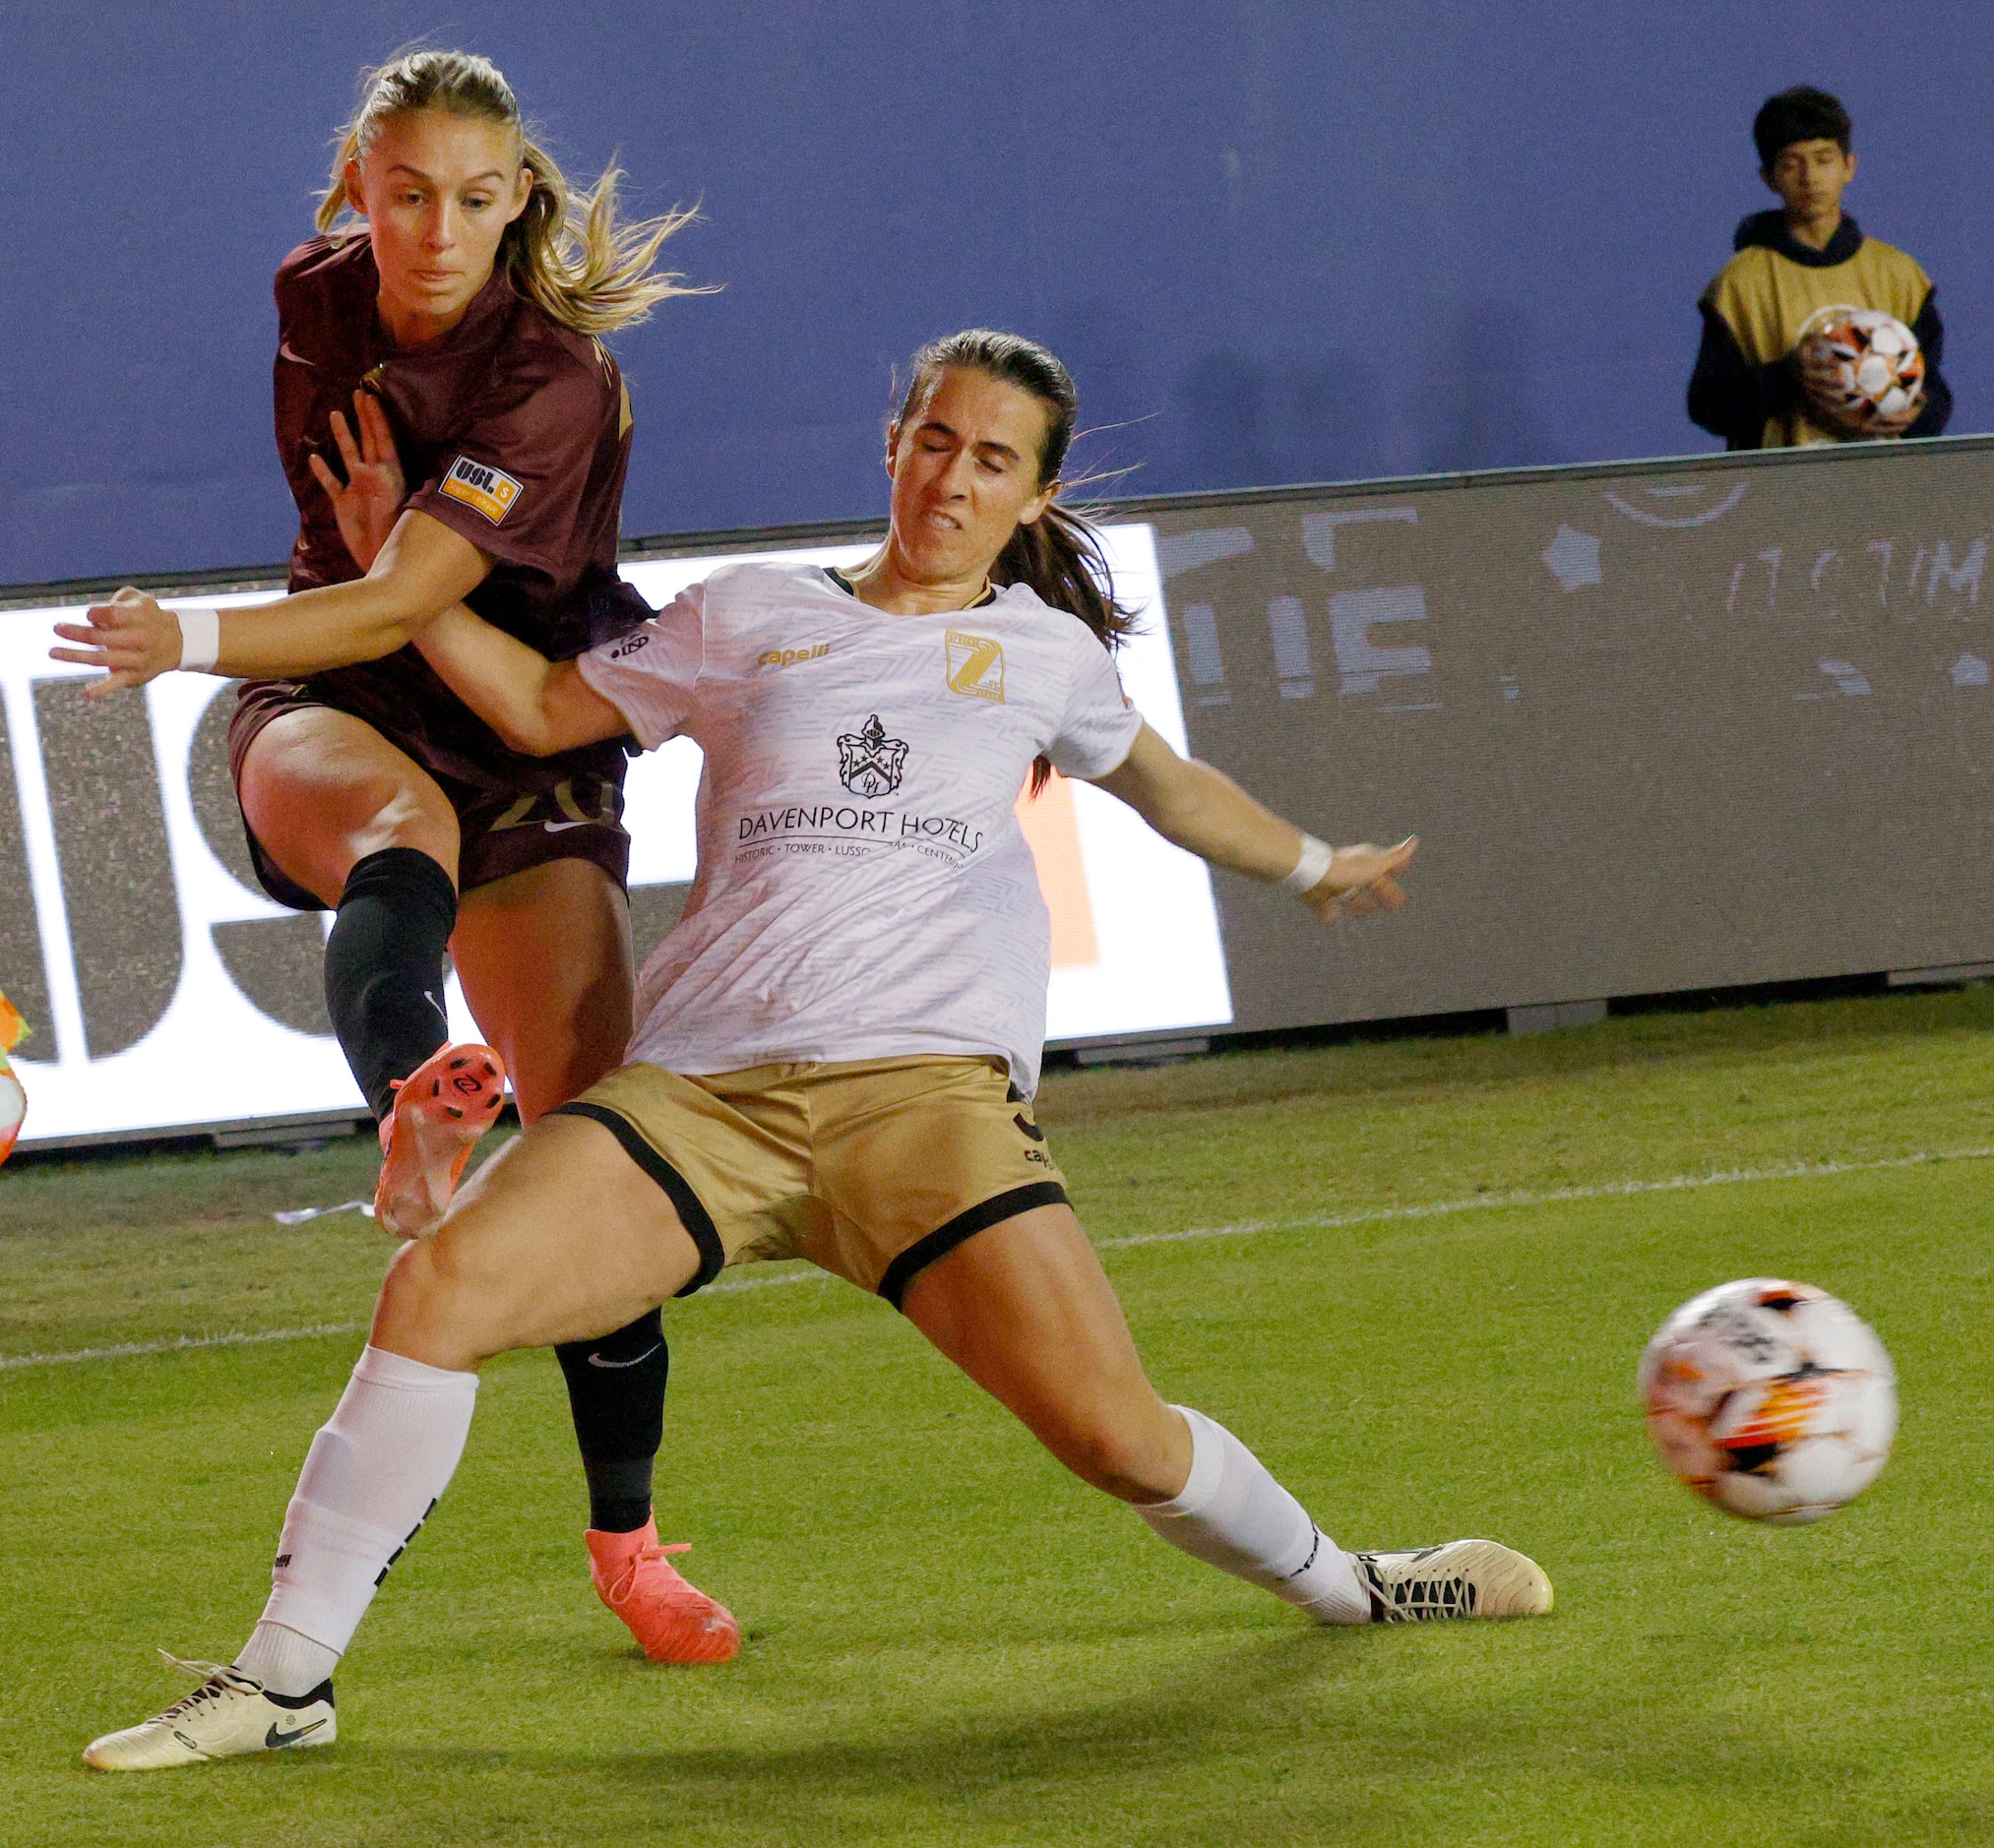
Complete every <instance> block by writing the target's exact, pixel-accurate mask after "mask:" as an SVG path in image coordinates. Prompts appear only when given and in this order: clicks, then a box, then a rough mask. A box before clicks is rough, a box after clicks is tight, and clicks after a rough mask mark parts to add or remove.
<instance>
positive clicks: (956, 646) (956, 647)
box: [948, 629, 1004, 706]
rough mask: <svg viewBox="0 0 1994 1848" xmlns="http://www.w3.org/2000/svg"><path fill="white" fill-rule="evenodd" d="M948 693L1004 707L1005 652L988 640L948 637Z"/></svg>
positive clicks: (987, 638) (986, 638) (950, 632)
mask: <svg viewBox="0 0 1994 1848" xmlns="http://www.w3.org/2000/svg"><path fill="white" fill-rule="evenodd" d="M948 651H949V691H950V692H951V693H961V694H966V696H967V697H968V698H970V699H972V700H991V701H994V702H995V703H996V704H997V705H999V706H1002V705H1003V704H1004V648H1003V646H1002V645H1001V644H1000V643H996V642H992V641H991V640H990V638H989V637H988V636H966V635H959V634H958V633H957V632H956V631H955V630H953V629H951V630H950V631H949V634H948Z"/></svg>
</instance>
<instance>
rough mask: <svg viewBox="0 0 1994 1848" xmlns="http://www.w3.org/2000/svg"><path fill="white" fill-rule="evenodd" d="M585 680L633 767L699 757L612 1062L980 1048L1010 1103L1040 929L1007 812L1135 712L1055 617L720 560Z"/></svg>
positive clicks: (1096, 758)
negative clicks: (920, 610)
mask: <svg viewBox="0 0 1994 1848" xmlns="http://www.w3.org/2000/svg"><path fill="white" fill-rule="evenodd" d="M579 666H580V668H581V671H582V676H583V678H584V679H585V680H586V681H587V682H588V683H589V685H590V686H592V688H594V690H595V691H596V692H597V693H599V694H600V695H601V696H602V697H603V698H604V699H606V700H608V701H609V702H610V703H611V704H612V705H613V706H614V707H615V708H617V709H618V710H619V711H620V712H622V713H623V715H624V717H625V718H627V719H628V720H629V722H630V729H631V731H632V733H633V734H634V735H635V736H636V737H637V739H638V740H639V742H640V743H642V744H643V745H644V747H645V748H646V749H647V750H653V749H655V748H656V747H657V746H658V745H660V744H662V743H663V742H664V741H665V740H666V739H667V738H673V737H677V736H680V735H681V734H683V735H684V736H687V737H690V738H692V739H694V740H695V741H696V742H697V743H698V744H699V746H700V748H701V749H702V750H703V751H704V752H705V753H706V770H705V773H704V774H703V776H702V777H701V779H700V789H699V809H698V828H699V874H698V877H697V878H696V879H695V880H694V882H693V889H692V892H691V893H690V894H689V895H688V897H687V900H686V907H685V915H684V917H683V919H682V920H681V922H680V923H679V926H678V928H677V929H676V930H674V931H673V932H672V933H671V935H670V936H669V937H667V938H666V939H665V940H664V942H663V943H662V944H660V945H659V946H658V948H657V951H656V954H655V955H653V956H652V958H651V960H650V962H649V963H647V964H646V966H645V970H644V975H643V979H642V980H641V981H640V983H639V985H638V1019H639V1022H640V1024H639V1026H638V1029H637V1033H636V1036H635V1037H634V1038H633V1040H632V1041H631V1046H630V1054H629V1056H630V1058H631V1059H632V1060H637V1061H644V1062H646V1063H649V1064H653V1065H660V1066H663V1067H665V1068H666V1069H667V1070H670V1071H674V1072H685V1073H693V1074H698V1073H710V1072H732V1071H738V1070H741V1069H743V1068H745V1067H748V1066H755V1065H769V1064H779V1063H801V1062H805V1061H819V1060H822V1061H833V1060H852V1059H892V1058H904V1057H908V1056H910V1055H915V1054H923V1053H930V1054H932V1053H949V1054H958V1055H966V1056H970V1057H977V1056H982V1055H986V1054H994V1055H995V1056H997V1057H998V1058H1001V1059H1003V1060H1004V1061H1005V1062H1006V1064H1007V1065H1008V1066H1009V1067H1010V1071H1011V1077H1012V1080H1013V1082H1015V1083H1016V1084H1017V1085H1018V1087H1019V1089H1020V1090H1022V1091H1024V1092H1025V1093H1026V1094H1027V1095H1030V1093H1031V1092H1032V1091H1033V1090H1034V1089H1035V1088H1036V1087H1037V1082H1038V1064H1039V1059H1040V1056H1041V1054H1042V1053H1043V1051H1044V1041H1045V988H1046V982H1047V980H1048V978H1049V976H1050V972H1051V927H1050V923H1049V920H1048V918H1047V916H1046V910H1045V901H1044V899H1043V898H1042V897H1041V896H1040V895H1039V890H1038V879H1037V873H1036V869H1035V867H1034V866H1033V864H1032V859H1031V849H1030V848H1029V847H1028V845H1027V844H1026V841H1025V836H1024V834H1023V832H1021V831H1020V829H1019V826H1018V818H1017V814H1016V809H1015V805H1016V802H1017V799H1018V793H1019V790H1020V788H1021V786H1022V785H1023V783H1024V781H1025V778H1026V775H1027V773H1028V771H1029V770H1030V768H1031V762H1032V759H1033V758H1035V757H1037V756H1039V755H1040V754H1041V753H1042V754H1043V755H1045V756H1046V757H1048V758H1050V759H1051V760H1052V762H1053V764H1054V765H1055V767H1057V768H1058V769H1059V770H1062V771H1064V772H1065V773H1066V774H1067V775H1070V776H1081V777H1097V776H1102V775H1105V774H1106V773H1107V772H1108V771H1109V770H1113V769H1115V768H1116V767H1117V766H1118V765H1119V764H1120V763H1121V762H1122V761H1123V759H1124V758H1126V757H1127V756H1128V754H1129V750H1130V747H1131V746H1132V745H1133V744H1134V743H1135V740H1136V733H1137V732H1138V730H1139V729H1140V728H1141V725H1142V717H1141V715H1140V714H1139V713H1137V712H1136V711H1135V710H1134V709H1132V708H1130V706H1129V705H1128V703H1127V701H1126V700H1125V699H1124V698H1123V696H1122V691H1121V684H1120V682H1119V681H1118V680H1117V679H1116V676H1115V670H1114V664H1113V662H1112V661H1111V660H1110V658H1109V656H1108V652H1107V650H1106V649H1105V648H1104V647H1101V645H1100V643H1099V642H1097V641H1096V640H1095V639H1094V637H1093V635H1092V633H1091V632H1090V630H1089V629H1088V628H1087V626H1086V625H1085V624H1084V623H1082V622H1081V621H1080V620H1079V619H1078V618H1077V617H1075V616H1071V615H1069V614H1067V613H1066V612H1065V611H1062V610H1054V609H1050V608H1048V607H1047V606H1046V605H1045V604H1044V603H1042V602H1041V601H1040V600H1039V599H1038V598H1037V597H1036V596H1035V595H1034V594H1033V593H1032V592H1031V591H1030V590H1028V589H1026V588H1025V587H1024V586H1023V585H1013V586H1011V587H1010V588H1008V589H1005V590H1002V591H999V592H998V594H997V596H996V598H995V600H994V601H992V602H989V603H985V604H983V605H981V606H980V607H978V608H976V609H971V610H954V611H950V612H948V613H946V614H943V615H937V616H892V615H888V614H887V613H885V612H884V611H881V610H876V609H873V608H871V607H870V606H868V605H866V604H864V603H861V602H860V601H859V600H858V599H857V598H856V597H854V596H852V595H851V594H850V593H849V592H848V591H845V590H843V589H841V587H840V586H839V585H837V584H836V583H835V582H834V581H833V580H832V578H831V577H830V576H829V574H827V573H826V572H824V571H821V570H819V569H818V568H817V567H815V566H807V565H784V564H753V563H751V564H743V565H729V566H725V567H722V568H721V569H720V570H718V571H717V572H715V573H714V574H713V576H712V577H710V578H708V579H707V580H706V581H705V583H704V584H697V585H692V586H691V587H690V588H688V589H686V590H684V591H683V592H681V593H680V594H679V595H678V596H677V597H676V598H674V599H673V601H672V602H671V603H670V604H669V605H668V606H667V607H666V608H664V609H662V610H660V611H659V612H658V613H657V615H655V616H654V617H653V618H652V619H651V621H650V622H648V623H646V624H645V625H644V626H643V628H641V629H638V630H636V631H634V632H633V633H631V634H630V635H628V636H625V637H623V638H622V639H621V640H620V641H617V642H612V643H608V644H605V645H604V646H603V647H599V648H595V649H593V650H592V651H591V652H589V653H587V654H584V655H583V656H582V657H581V659H580V662H579Z"/></svg>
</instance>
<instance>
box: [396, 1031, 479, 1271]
mask: <svg viewBox="0 0 1994 1848" xmlns="http://www.w3.org/2000/svg"><path fill="white" fill-rule="evenodd" d="M505 1100H506V1066H505V1061H504V1060H503V1059H501V1058H500V1057H499V1056H498V1054H497V1053H495V1052H493V1051H492V1049H491V1048H490V1047H489V1046H446V1047H444V1048H443V1050H442V1051H441V1052H436V1053H432V1054H431V1055H430V1056H429V1057H428V1058H427V1059H425V1060H423V1062H422V1063H421V1064H420V1065H419V1066H417V1067H416V1068H415V1070H414V1071H413V1072H411V1073H410V1074H409V1075H408V1076H407V1077H406V1078H403V1079H402V1080H401V1081H400V1082H399V1083H397V1084H396V1086H395V1108H394V1109H393V1110H392V1111H390V1112H389V1113H388V1116H387V1119H386V1120H385V1121H384V1122H383V1123H382V1125H381V1179H380V1180H379V1182H377V1183H376V1185H375V1188H374V1223H375V1224H376V1225H378V1226H379V1227H380V1228H381V1229H382V1231H384V1232H392V1233H394V1234H395V1236H396V1237H397V1238H403V1239H419V1238H422V1237H425V1236H426V1235H427V1234H428V1233H430V1232H432V1231H434V1230H435V1228H436V1222H437V1221H438V1220H439V1219H441V1218H442V1217H443V1215H444V1214H445V1213H446V1212H447V1211H448V1210H449V1209H450V1201H451V1197H452V1196H453V1195H454V1194H455V1193H456V1192H457V1183H458V1181H459V1180H460V1179H461V1178H462V1176H463V1174H464V1164H465V1163H466V1162H467V1161H468V1160H469V1159H470V1150H471V1145H472V1144H473V1143H474V1142H475V1141H476V1140H477V1139H478V1138H479V1137H480V1136H482V1135H483V1134H484V1133H485V1131H486V1130H488V1129H490V1128H491V1126H492V1122H493V1120H494V1119H495V1118H496V1117H497V1116H498V1113H499V1110H500V1109H501V1107H502V1106H503V1105H504V1103H505Z"/></svg>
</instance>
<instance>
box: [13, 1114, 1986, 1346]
mask: <svg viewBox="0 0 1994 1848" xmlns="http://www.w3.org/2000/svg"><path fill="white" fill-rule="evenodd" d="M1990 1159H1994V1148H1945V1149H1932V1150H1928V1151H1925V1152H1922V1153H1919V1154H1915V1155H1886V1156H1883V1157H1880V1158H1879V1159H1877V1160H1874V1161H1796V1162H1790V1163H1787V1164H1785V1165H1784V1166H1781V1167H1777V1168H1730V1169H1726V1170H1724V1171H1723V1172H1721V1173H1716V1174H1678V1175H1671V1176H1670V1177H1669V1178H1668V1179H1666V1180H1662V1181H1603V1182H1600V1183H1599V1184H1598V1185H1596V1186H1593V1187H1557V1188H1551V1189H1548V1190H1547V1191H1545V1192H1542V1193H1536V1194H1476V1195H1473V1196H1471V1197H1470V1198H1468V1199H1466V1200H1441V1201H1429V1202H1427V1203H1426V1204H1425V1205H1420V1206H1374V1207H1371V1208H1369V1209H1368V1210H1366V1211H1362V1212H1343V1213H1323V1214H1312V1215H1309V1216H1307V1217H1303V1218H1293V1219H1247V1220H1242V1221H1241V1222H1240V1223H1239V1224H1237V1225H1215V1226H1190V1227H1187V1228H1185V1229H1184V1230H1183V1231H1181V1232H1135V1233H1131V1234H1129V1235H1128V1236H1126V1237H1124V1238H1113V1239H1096V1240H1095V1241H1094V1245H1095V1248H1096V1249H1097V1250H1100V1251H1125V1250H1128V1249H1129V1248H1130V1247H1132V1246H1138V1245H1175V1244H1180V1243H1182V1242H1184V1241H1185V1240H1189V1239H1228V1238H1251V1237H1253V1236H1254V1235H1255V1234H1257V1233H1261V1232H1324V1231H1334V1230H1336V1229H1337V1228H1339V1227H1341V1226H1359V1225H1382V1224H1385V1223H1388V1222H1390V1221H1394V1220H1402V1219H1439V1218H1445V1217H1448V1216H1451V1215H1453V1214H1455V1213H1464V1212H1494V1211H1499V1210H1502V1209H1504V1208H1507V1207H1515V1206H1557V1205H1562V1204H1565V1203H1567V1202H1569V1201H1588V1200H1624V1199H1631V1198H1632V1197H1634V1196H1636V1195H1640V1194H1680V1193H1687V1192H1690V1191H1692V1190H1694V1189H1697V1188H1705V1187H1742V1186H1746V1185H1748V1184H1750V1183H1753V1182H1758V1181H1813V1180H1826V1179H1832V1178H1834V1177H1835V1176H1837V1175H1844V1174H1880V1173H1884V1172H1887V1171H1888V1170H1891V1169H1894V1168H1926V1167H1934V1166H1936V1165H1938V1164H1939V1163H1941V1162H1950V1161H1987V1160H1990ZM827 1281H829V1277H828V1274H827V1273H826V1272H824V1271H821V1270H789V1271H784V1272H782V1273H780V1274H779V1275H778V1276H773V1277H728V1278H724V1279H722V1280H721V1281H719V1282H717V1283H715V1284H713V1285H711V1286H710V1287H709V1288H708V1289H707V1290H705V1291H702V1292H701V1294H702V1295H715V1294H721V1293H727V1294H731V1293H734V1292H737V1291H741V1290H766V1289H771V1288H773V1287H774V1286H776V1285H777V1284H781V1283H822V1282H827ZM366 1325H367V1324H365V1323H363V1322H330V1323H325V1324H321V1325H319V1326H317V1327H312V1328H267V1329H263V1330H260V1331H259V1332H256V1333H244V1334H201V1335H189V1334H183V1335H178V1336H176V1337H175V1338H174V1339H172V1340H170V1341H123V1342H120V1343H118V1345H116V1346H115V1347H79V1348H72V1349H70V1350H68V1351H67V1352H64V1353H58V1354H0V1373H4V1372H8V1371H11V1370H13V1369H17V1368H23V1367H63V1366H69V1365H72V1364H73V1363H75V1362H78V1361H89V1360H126V1359H130V1358H132V1357H133V1356H136V1355H145V1354H180V1353H190V1352H192V1351H194V1350H195V1349H198V1348H211V1347H257V1346H261V1345H263V1344H264V1343H266V1342H271V1341H311V1340H316V1339H318V1338H319V1337H320V1336H322V1335H330V1334H354V1333H357V1332H358V1331H359V1330H360V1329H361V1328H364V1327H365V1326H366Z"/></svg>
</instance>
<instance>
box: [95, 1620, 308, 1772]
mask: <svg viewBox="0 0 1994 1848" xmlns="http://www.w3.org/2000/svg"><path fill="white" fill-rule="evenodd" d="M159 1653H160V1654H161V1655H164V1656H166V1660H167V1661H168V1662H170V1663H171V1664H172V1665H173V1666H174V1667H175V1668H177V1669H179V1670H181V1671H182V1672H183V1673H185V1674H189V1675H199V1676H200V1677H202V1682H201V1686H200V1687H198V1688H197V1689H195V1690H194V1692H193V1693H192V1694H189V1695H187V1697H186V1698H185V1699H184V1700H176V1701H174V1702H173V1704H172V1705H171V1706H169V1707H168V1708H167V1709H166V1710H165V1712H163V1713H161V1714H160V1715H159V1716H158V1718H156V1719H151V1720H147V1721H145V1722H144V1723H143V1724H141V1725H138V1726H127V1727H126V1728H125V1730H124V1731H123V1732H121V1733H106V1734H105V1735H104V1736H103V1737H102V1738H101V1739H93V1740H92V1741H91V1743H90V1744H89V1745H88V1746H86V1747H85V1748H84V1753H83V1761H84V1763H86V1764H88V1765H90V1766H92V1767H93V1769H95V1770H99V1771H164V1770H170V1769H171V1768H172V1767H173V1766H174V1765H176V1764H204V1763H206V1762H207V1761H208V1760H209V1759H211V1758H237V1757H241V1756H243V1755H244V1754H245V1753H250V1752H281V1751H283V1750H284V1749H285V1748H286V1747H290V1746H329V1745H331V1744H332V1743H333V1741H334V1740H335V1739H336V1738H338V1737H339V1731H340V1728H339V1722H338V1721H337V1720H335V1719H334V1717H333V1684H332V1683H331V1682H330V1681H324V1682H321V1683H320V1684H319V1685H318V1686H317V1687H316V1688H314V1689H313V1690H312V1691H311V1693H310V1694H304V1695H302V1696H300V1697H299V1698H298V1699H295V1700H291V1699H287V1698H285V1696H283V1695H282V1694H270V1693H268V1692H266V1690H265V1688H264V1685H263V1683H261V1682H260V1681H256V1680H253V1679H252V1678H251V1677H250V1676H247V1675H245V1674H243V1672H242V1671H241V1670H240V1669H237V1668H224V1667H222V1665H221V1664H220V1663H218V1662H183V1661H182V1660H181V1659H180V1658H179V1657H178V1656H177V1655H166V1651H165V1650H164V1649H161V1650H160V1651H159Z"/></svg>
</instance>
